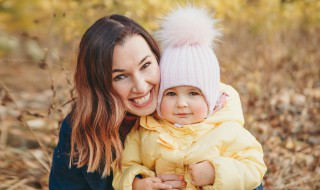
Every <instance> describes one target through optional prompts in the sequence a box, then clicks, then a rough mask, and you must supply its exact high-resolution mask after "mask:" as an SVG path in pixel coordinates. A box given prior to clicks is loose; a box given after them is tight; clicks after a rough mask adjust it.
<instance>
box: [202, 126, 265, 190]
mask: <svg viewBox="0 0 320 190" xmlns="http://www.w3.org/2000/svg"><path fill="white" fill-rule="evenodd" d="M215 132H216V135H217V136H220V137H222V138H221V142H220V147H219V149H220V152H221V154H220V156H219V157H216V158H213V159H212V160H210V162H211V164H212V165H213V166H214V168H215V182H214V185H213V186H205V187H204V189H207V190H208V189H219V190H220V189H221V190H223V189H239V190H241V189H254V188H256V187H258V186H259V185H260V184H261V181H262V178H263V176H264V174H265V172H266V170H267V167H266V165H265V163H264V161H263V150H262V146H261V144H260V143H259V142H258V141H257V140H256V139H255V137H254V136H252V135H251V134H250V132H249V131H247V130H246V129H245V128H244V127H242V126H241V125H240V124H239V123H237V122H226V123H223V124H221V125H220V126H219V127H218V128H217V129H216V130H215Z"/></svg>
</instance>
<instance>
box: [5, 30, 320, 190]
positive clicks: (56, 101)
mask: <svg viewBox="0 0 320 190" xmlns="http://www.w3.org/2000/svg"><path fill="white" fill-rule="evenodd" d="M230 31H233V32H230ZM230 31H226V33H225V36H224V38H223V40H222V42H221V43H219V44H218V46H217V56H218V59H219V62H220V65H221V75H222V81H223V82H225V83H227V84H230V85H232V86H233V87H234V88H235V89H237V90H238V92H239V94H240V97H241V101H242V106H243V110H244V113H245V120H246V124H245V127H246V128H247V129H248V130H249V131H250V132H251V133H252V134H253V135H254V136H255V137H256V138H257V139H258V141H260V142H261V144H262V145H263V149H264V153H265V162H266V164H267V166H268V171H267V173H266V175H265V177H264V182H263V184H264V187H265V189H306V190H309V189H310V190H313V189H320V136H319V135H320V117H319V115H320V53H319V49H320V47H319V46H320V36H319V33H320V29H319V28H314V29H310V30H301V29H299V28H296V29H294V30H291V31H290V32H288V31H282V32H279V33H278V34H276V35H272V37H271V36H269V35H268V33H265V34H264V35H254V32H252V31H250V29H246V28H244V29H241V28H234V30H230ZM62 62H63V61H62ZM8 63H10V64H8ZM0 65H1V69H0V78H1V81H2V82H1V84H0V100H1V105H0V116H1V118H0V126H1V128H0V130H1V135H0V181H1V183H0V189H48V175H49V170H50V165H51V156H52V152H53V148H54V147H55V145H56V143H57V141H58V132H59V125H60V122H61V121H62V119H63V118H64V117H65V115H66V114H67V113H68V111H69V107H70V104H66V102H67V101H68V100H70V98H71V97H72V96H74V95H73V91H72V73H73V67H74V65H72V64H69V65H67V64H65V65H64V64H53V63H50V62H47V60H46V59H44V60H42V61H39V62H25V61H19V60H2V61H0Z"/></svg>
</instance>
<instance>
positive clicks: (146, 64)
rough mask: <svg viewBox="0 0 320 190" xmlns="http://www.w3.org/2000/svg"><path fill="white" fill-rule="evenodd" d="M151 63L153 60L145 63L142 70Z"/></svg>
mask: <svg viewBox="0 0 320 190" xmlns="http://www.w3.org/2000/svg"><path fill="white" fill-rule="evenodd" d="M150 64H151V62H147V63H145V64H144V65H142V67H141V70H143V69H146V68H147V67H149V65H150Z"/></svg>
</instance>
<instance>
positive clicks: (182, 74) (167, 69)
mask: <svg viewBox="0 0 320 190" xmlns="http://www.w3.org/2000/svg"><path fill="white" fill-rule="evenodd" d="M215 23H216V20H214V19H213V18H211V17H210V16H209V15H208V13H207V11H206V10H205V9H199V8H195V7H192V6H187V7H179V8H178V9H176V10H175V11H173V12H172V13H171V14H169V15H167V16H166V17H164V18H163V20H162V22H161V28H160V30H159V31H158V32H157V33H156V35H157V37H158V39H159V42H160V44H161V47H162V48H163V53H162V56H161V60H160V70H161V82H160V89H159V96H158V107H157V112H158V115H159V116H161V117H162V115H161V110H160V103H161V101H162V96H163V93H164V91H165V90H166V89H168V88H172V87H176V86H194V87H197V88H199V89H200V90H201V92H202V93H203V95H204V97H205V98H206V101H207V104H208V108H209V113H208V115H211V114H212V113H213V109H214V106H215V104H216V102H217V100H218V98H219V96H220V89H219V83H220V68H219V63H218V60H217V57H216V55H215V53H214V52H213V44H212V42H213V40H214V39H215V38H216V37H217V36H220V33H219V30H217V29H215V28H214V24H215Z"/></svg>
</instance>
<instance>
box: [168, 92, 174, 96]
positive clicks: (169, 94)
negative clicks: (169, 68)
mask: <svg viewBox="0 0 320 190" xmlns="http://www.w3.org/2000/svg"><path fill="white" fill-rule="evenodd" d="M175 95H176V93H175V92H167V93H166V96H175Z"/></svg>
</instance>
